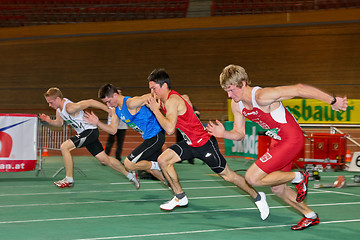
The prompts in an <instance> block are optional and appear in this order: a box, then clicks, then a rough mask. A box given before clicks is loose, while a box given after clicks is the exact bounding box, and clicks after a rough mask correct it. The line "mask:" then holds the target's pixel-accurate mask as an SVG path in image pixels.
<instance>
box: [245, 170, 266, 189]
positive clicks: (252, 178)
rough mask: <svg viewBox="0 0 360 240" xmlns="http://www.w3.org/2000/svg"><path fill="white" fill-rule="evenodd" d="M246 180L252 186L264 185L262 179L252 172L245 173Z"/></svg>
mask: <svg viewBox="0 0 360 240" xmlns="http://www.w3.org/2000/svg"><path fill="white" fill-rule="evenodd" d="M245 180H246V181H247V182H248V184H250V185H251V186H262V185H263V184H262V183H261V179H259V178H257V177H255V176H252V175H250V174H247V173H246V174H245Z"/></svg>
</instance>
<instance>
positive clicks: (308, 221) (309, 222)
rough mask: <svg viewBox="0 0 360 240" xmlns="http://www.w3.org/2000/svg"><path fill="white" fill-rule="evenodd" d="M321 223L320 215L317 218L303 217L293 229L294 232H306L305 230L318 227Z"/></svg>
mask: <svg viewBox="0 0 360 240" xmlns="http://www.w3.org/2000/svg"><path fill="white" fill-rule="evenodd" d="M319 223H320V219H319V215H317V214H316V218H315V219H312V218H307V217H305V216H304V217H303V218H302V219H301V221H300V222H298V224H297V225H294V226H292V227H291V229H292V230H304V229H305V228H308V227H311V226H315V225H318V224H319Z"/></svg>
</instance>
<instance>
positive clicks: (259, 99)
mask: <svg viewBox="0 0 360 240" xmlns="http://www.w3.org/2000/svg"><path fill="white" fill-rule="evenodd" d="M249 84H250V80H249V78H248V75H247V73H246V72H245V69H244V68H242V67H240V66H237V65H229V66H227V67H225V68H224V69H223V71H222V73H221V75H220V85H221V87H222V88H223V89H224V90H225V91H226V92H227V93H228V96H229V98H232V101H231V108H232V112H233V114H234V128H233V130H231V131H225V128H224V126H223V125H222V124H221V122H219V121H216V124H215V123H213V122H209V124H208V126H207V130H208V132H209V133H210V134H212V135H213V136H216V137H223V138H227V139H231V140H242V139H243V138H244V137H245V118H247V119H249V120H251V121H253V122H256V123H258V124H259V125H260V126H261V127H263V128H264V129H272V130H275V132H276V133H274V132H270V133H271V134H270V135H272V137H273V138H274V139H273V143H272V144H271V146H270V149H269V150H268V151H267V152H266V153H265V154H264V155H263V156H260V157H259V158H258V159H257V160H256V161H255V163H254V164H253V165H252V166H250V168H249V169H248V170H247V172H246V174H245V178H246V180H247V181H248V182H249V183H250V184H251V185H252V186H271V190H272V191H273V192H274V193H275V194H276V195H277V196H278V197H280V198H282V199H283V200H284V201H285V202H286V203H287V204H289V205H290V206H292V207H293V208H295V209H296V210H298V211H299V212H301V213H302V214H303V215H304V217H303V218H302V219H301V221H300V222H299V223H298V224H297V225H294V226H292V228H291V229H292V230H303V229H305V228H307V227H310V226H313V225H316V224H318V223H319V222H320V221H319V217H318V215H317V214H316V213H315V212H313V211H312V210H311V209H310V208H309V207H308V206H307V205H306V204H305V203H304V202H303V200H304V199H305V196H306V194H307V182H308V177H309V174H308V173H307V172H291V171H290V170H291V164H292V162H293V160H294V159H295V158H296V156H297V155H298V154H299V153H300V151H301V150H302V148H303V146H304V135H303V133H302V131H301V128H300V126H299V124H298V123H297V121H296V120H295V118H294V117H293V116H292V115H291V114H290V113H289V112H288V111H287V110H286V109H285V108H284V106H283V105H282V103H281V101H282V100H285V99H290V98H294V97H302V98H312V99H318V100H321V101H323V102H326V103H329V104H331V106H332V109H333V110H335V111H339V110H343V111H345V110H346V108H347V99H346V97H344V98H341V97H333V96H331V95H329V94H327V93H325V92H323V91H321V90H319V89H317V88H314V87H312V86H307V85H303V84H297V85H293V86H281V87H274V88H260V87H250V86H249ZM288 182H292V183H293V184H295V187H296V189H297V193H296V192H295V191H294V190H292V189H291V188H290V187H288V186H286V183H288Z"/></svg>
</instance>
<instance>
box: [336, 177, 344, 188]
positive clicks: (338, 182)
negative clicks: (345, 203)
mask: <svg viewBox="0 0 360 240" xmlns="http://www.w3.org/2000/svg"><path fill="white" fill-rule="evenodd" d="M345 185H346V179H345V177H344V176H338V178H337V179H336V181H335V182H334V187H335V188H343V187H344V186H345Z"/></svg>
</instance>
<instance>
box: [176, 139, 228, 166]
mask: <svg viewBox="0 0 360 240" xmlns="http://www.w3.org/2000/svg"><path fill="white" fill-rule="evenodd" d="M169 148H170V149H172V150H173V151H175V152H176V154H177V155H179V157H180V158H181V161H183V160H189V159H193V158H198V159H200V160H202V161H203V162H205V163H206V164H207V165H208V166H209V167H210V168H211V169H212V170H213V171H214V172H215V173H221V172H222V171H223V170H224V169H225V166H226V159H225V158H224V156H223V155H222V154H221V153H220V150H219V145H218V143H217V140H216V138H215V137H214V136H212V137H211V138H210V139H209V141H207V143H205V144H204V145H203V146H201V147H191V146H189V145H188V144H187V143H186V142H185V140H183V141H180V142H178V143H175V144H174V145H172V146H170V147H169Z"/></svg>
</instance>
